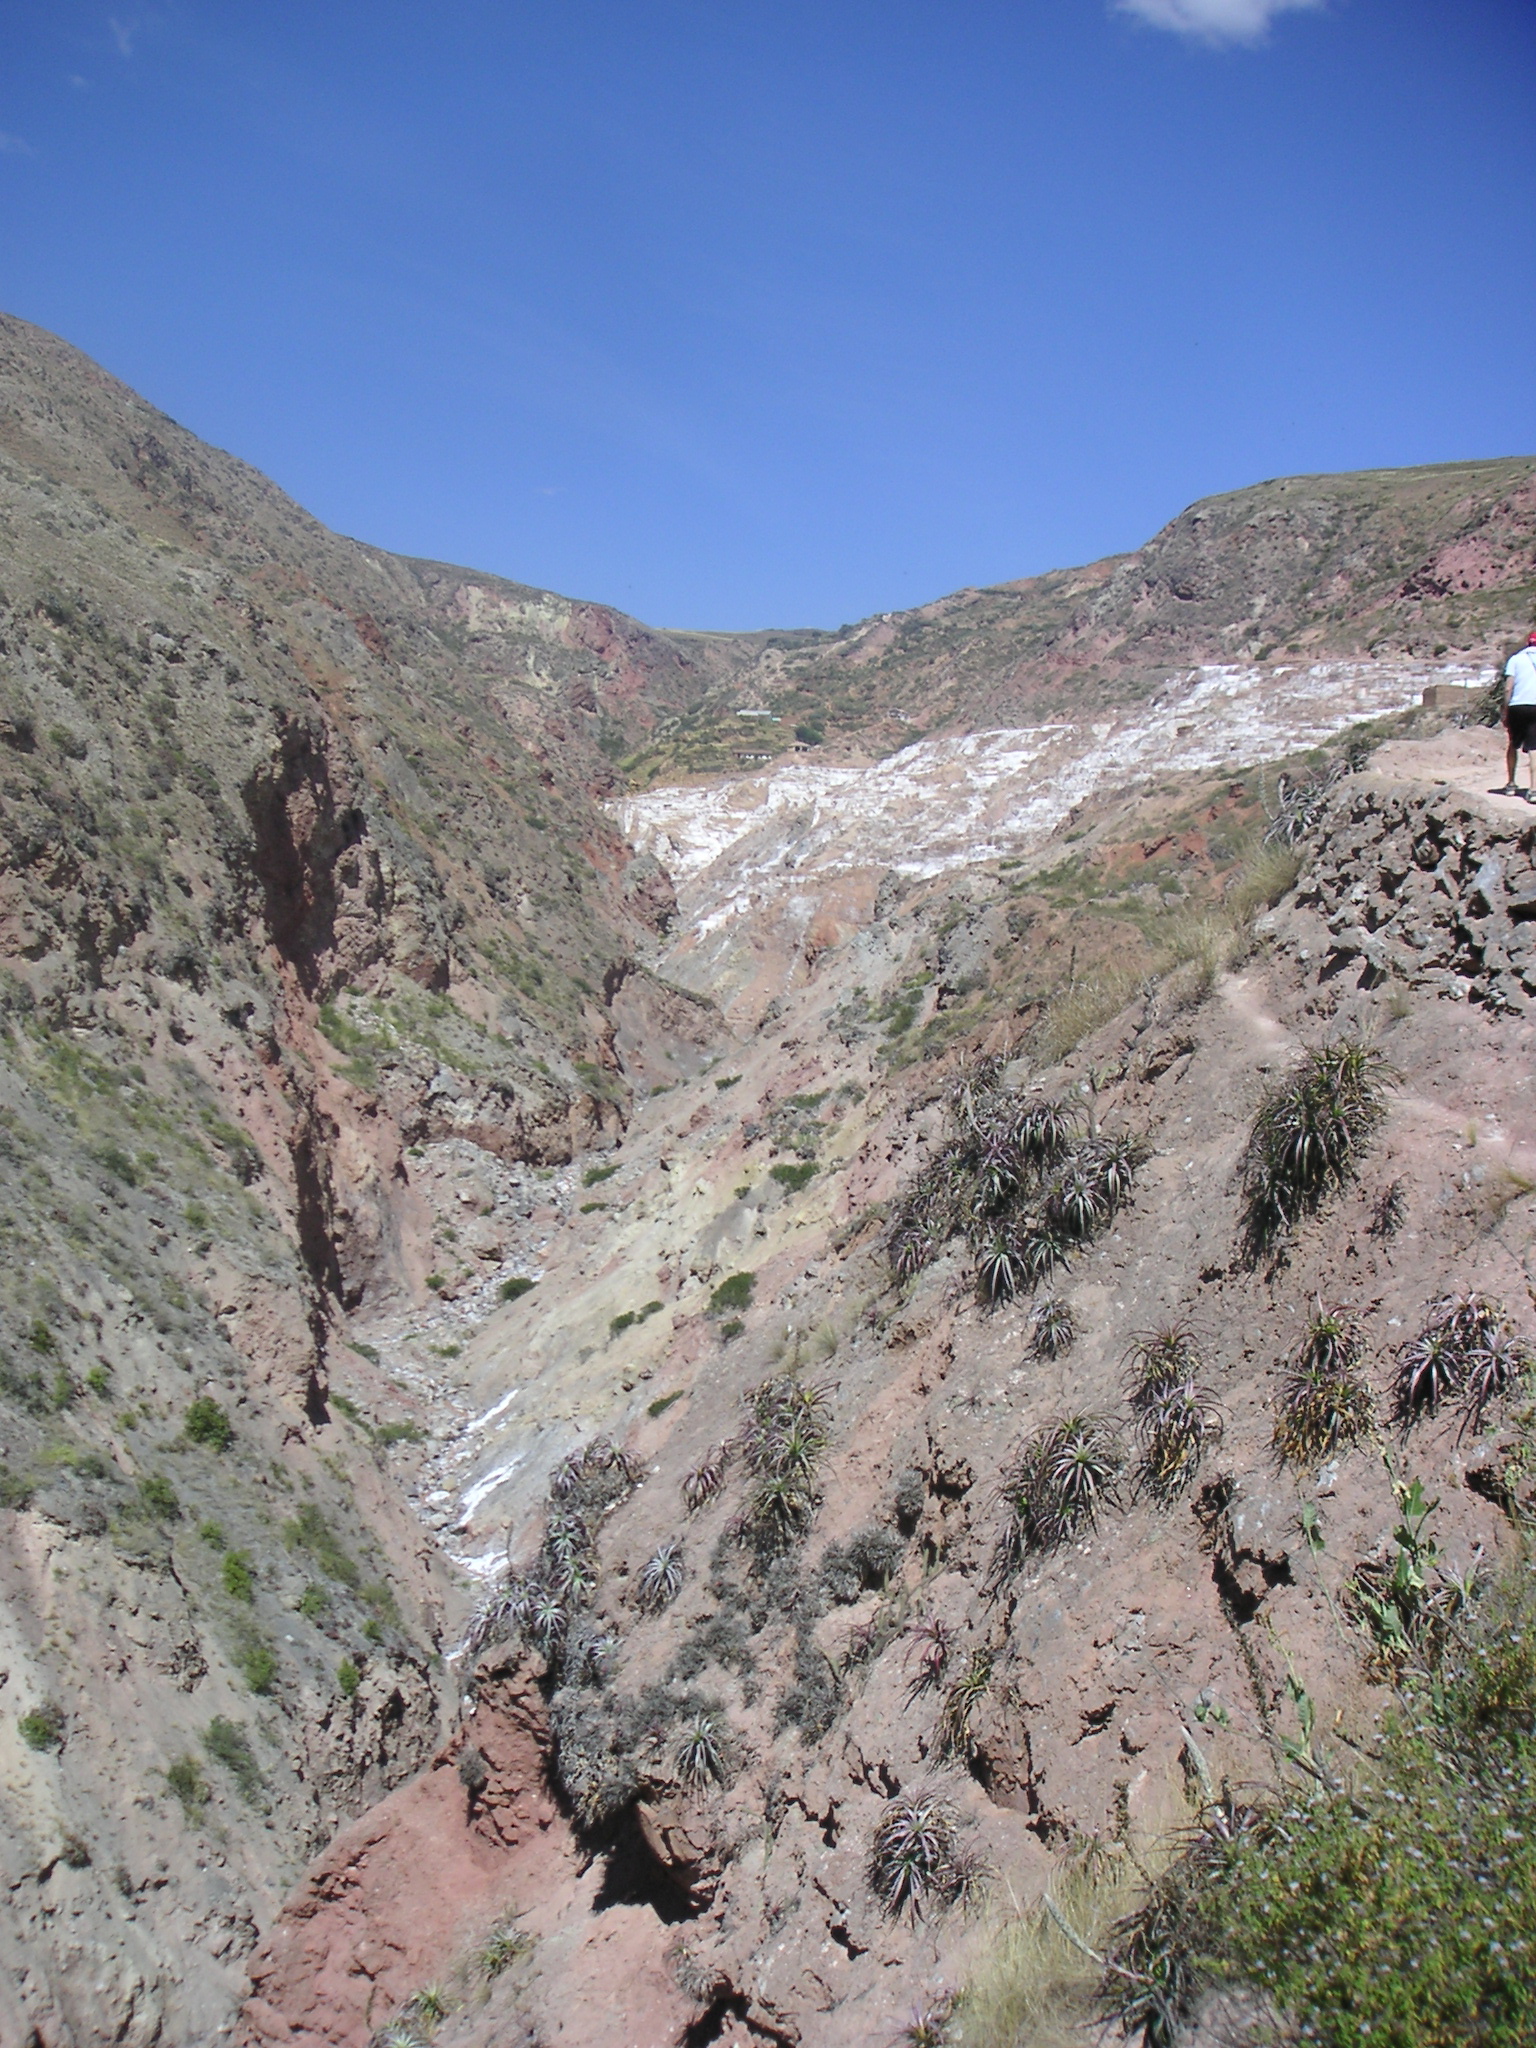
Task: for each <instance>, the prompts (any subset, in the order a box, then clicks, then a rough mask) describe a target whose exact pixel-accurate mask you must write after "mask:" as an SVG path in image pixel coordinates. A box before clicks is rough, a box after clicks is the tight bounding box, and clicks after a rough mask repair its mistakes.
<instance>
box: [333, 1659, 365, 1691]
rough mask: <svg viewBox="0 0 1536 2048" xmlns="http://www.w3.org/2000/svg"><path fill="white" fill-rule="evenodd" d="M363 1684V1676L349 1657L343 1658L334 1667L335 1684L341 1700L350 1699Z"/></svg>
mask: <svg viewBox="0 0 1536 2048" xmlns="http://www.w3.org/2000/svg"><path fill="white" fill-rule="evenodd" d="M362 1682H363V1674H362V1673H361V1672H360V1671H359V1670H358V1668H357V1666H356V1665H355V1664H354V1663H353V1662H352V1659H351V1658H350V1657H343V1658H342V1660H341V1662H340V1663H339V1664H338V1665H337V1666H336V1683H337V1684H338V1685H339V1686H340V1687H341V1694H342V1698H343V1699H348V1700H349V1699H351V1698H352V1696H353V1694H354V1693H355V1692H356V1691H357V1688H358V1687H359V1686H360V1685H361V1684H362Z"/></svg>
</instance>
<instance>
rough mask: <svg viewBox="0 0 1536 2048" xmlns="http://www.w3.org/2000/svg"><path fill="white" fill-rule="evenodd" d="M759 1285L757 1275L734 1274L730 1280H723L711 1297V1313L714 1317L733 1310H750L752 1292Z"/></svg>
mask: <svg viewBox="0 0 1536 2048" xmlns="http://www.w3.org/2000/svg"><path fill="white" fill-rule="evenodd" d="M756 1285H757V1275H756V1274H755V1273H733V1274H732V1275H731V1277H730V1279H729V1280H722V1281H721V1282H720V1285H719V1286H718V1287H717V1288H716V1289H715V1291H714V1293H713V1294H712V1295H711V1296H710V1297H709V1313H710V1314H711V1315H712V1316H721V1315H726V1314H728V1313H729V1312H730V1311H731V1310H732V1309H738V1308H750V1307H751V1305H752V1290H753V1288H755V1287H756Z"/></svg>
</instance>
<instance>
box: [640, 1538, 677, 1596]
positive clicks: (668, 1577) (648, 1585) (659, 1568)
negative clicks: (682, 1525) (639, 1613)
mask: <svg viewBox="0 0 1536 2048" xmlns="http://www.w3.org/2000/svg"><path fill="white" fill-rule="evenodd" d="M682 1589H683V1546H682V1545H681V1543H679V1542H678V1541H677V1540H676V1539H675V1538H672V1537H669V1538H668V1540H667V1541H666V1542H665V1543H662V1544H659V1545H658V1546H657V1548H656V1549H655V1550H654V1551H653V1552H652V1553H651V1555H650V1556H649V1557H648V1558H647V1559H646V1561H645V1563H644V1564H643V1565H642V1566H641V1568H640V1576H639V1578H638V1579H637V1580H636V1582H635V1603H636V1605H637V1606H639V1607H641V1608H643V1609H644V1610H645V1612H646V1613H647V1614H659V1613H660V1612H661V1610H662V1608H663V1607H670V1606H671V1604H672V1602H673V1601H674V1600H675V1599H676V1598H677V1596H678V1594H679V1593H680V1592H681V1591H682Z"/></svg>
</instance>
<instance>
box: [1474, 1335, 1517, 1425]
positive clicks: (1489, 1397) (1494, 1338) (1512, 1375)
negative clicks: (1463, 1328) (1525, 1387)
mask: <svg viewBox="0 0 1536 2048" xmlns="http://www.w3.org/2000/svg"><path fill="white" fill-rule="evenodd" d="M1530 1368H1531V1359H1530V1354H1529V1353H1528V1352H1527V1350H1526V1348H1525V1346H1524V1345H1523V1344H1522V1343H1521V1342H1520V1340H1519V1338H1518V1337H1516V1335H1515V1334H1514V1332H1513V1331H1512V1330H1494V1331H1492V1332H1491V1333H1490V1334H1489V1335H1488V1336H1486V1337H1484V1338H1482V1340H1481V1341H1480V1342H1479V1343H1478V1344H1476V1345H1475V1346H1473V1347H1472V1349H1471V1350H1470V1351H1469V1353H1468V1358H1467V1378H1466V1385H1465V1387H1464V1388H1463V1390H1462V1399H1463V1400H1464V1402H1465V1404H1466V1410H1467V1414H1466V1420H1465V1422H1464V1423H1463V1424H1462V1430H1463V1433H1465V1431H1466V1430H1469V1429H1470V1430H1472V1431H1473V1432H1474V1434H1475V1433H1476V1432H1477V1431H1478V1430H1480V1429H1481V1428H1482V1426H1483V1415H1484V1413H1485V1411H1486V1410H1487V1409H1488V1407H1489V1406H1490V1405H1491V1404H1492V1403H1493V1402H1494V1401H1496V1400H1498V1398H1499V1397H1500V1396H1501V1395H1503V1394H1507V1393H1508V1392H1509V1390H1510V1388H1511V1387H1512V1386H1514V1385H1515V1383H1516V1382H1517V1381H1518V1380H1519V1379H1521V1378H1522V1377H1523V1376H1524V1375H1525V1374H1526V1373H1527V1372H1529V1371H1530Z"/></svg>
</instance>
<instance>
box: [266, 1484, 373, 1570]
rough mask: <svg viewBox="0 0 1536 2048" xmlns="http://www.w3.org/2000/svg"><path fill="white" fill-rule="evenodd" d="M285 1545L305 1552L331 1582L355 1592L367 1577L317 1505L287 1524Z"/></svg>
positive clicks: (310, 1504) (310, 1505) (301, 1511)
mask: <svg viewBox="0 0 1536 2048" xmlns="http://www.w3.org/2000/svg"><path fill="white" fill-rule="evenodd" d="M283 1541H284V1542H285V1543H286V1544H287V1546H288V1548H289V1549H290V1550H302V1551H303V1552H304V1553H305V1554H306V1555H307V1556H309V1557H312V1558H313V1559H314V1561H315V1563H316V1564H317V1565H318V1566H319V1567H320V1569H321V1571H323V1572H324V1573H325V1575H326V1577H327V1578H328V1579H334V1580H335V1581H336V1583H337V1584H338V1585H340V1586H350V1587H352V1588H353V1590H354V1591H355V1590H356V1589H357V1588H358V1587H359V1586H360V1585H361V1584H362V1579H363V1575H362V1573H361V1572H360V1571H359V1570H358V1568H357V1566H356V1564H355V1563H354V1562H353V1560H352V1559H351V1558H350V1557H349V1556H348V1555H347V1553H346V1551H345V1550H343V1549H342V1547H341V1544H340V1543H339V1542H338V1541H337V1538H336V1536H335V1534H334V1532H333V1531H332V1529H331V1527H330V1524H329V1523H328V1522H327V1521H326V1519H325V1517H324V1515H322V1514H321V1512H320V1510H319V1509H318V1508H317V1507H316V1506H315V1504H314V1502H313V1501H306V1502H305V1503H304V1505H303V1507H301V1508H300V1509H299V1512H298V1513H297V1514H296V1515H295V1516H294V1518H293V1520H292V1521H291V1522H284V1524H283Z"/></svg>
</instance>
